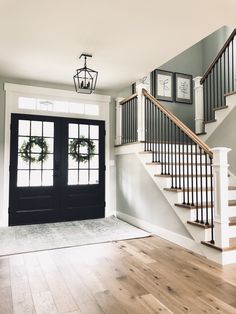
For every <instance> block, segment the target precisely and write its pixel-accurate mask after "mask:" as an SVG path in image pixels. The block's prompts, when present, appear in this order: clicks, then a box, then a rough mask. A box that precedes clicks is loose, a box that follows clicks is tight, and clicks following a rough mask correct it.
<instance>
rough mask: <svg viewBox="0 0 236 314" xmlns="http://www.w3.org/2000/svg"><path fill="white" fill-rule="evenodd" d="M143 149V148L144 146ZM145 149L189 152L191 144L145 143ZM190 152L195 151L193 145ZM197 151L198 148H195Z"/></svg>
mask: <svg viewBox="0 0 236 314" xmlns="http://www.w3.org/2000/svg"><path fill="white" fill-rule="evenodd" d="M144 149H145V146H144ZM146 151H157V152H158V151H160V152H161V151H164V152H165V151H169V152H171V151H172V152H173V153H174V152H181V153H182V152H187V151H188V152H189V153H190V152H191V145H188V147H187V145H183V144H181V145H178V144H176V146H175V145H174V144H169V145H168V144H161V143H160V144H158V143H157V144H156V145H155V144H152V145H148V144H147V146H146ZM192 152H193V153H195V147H193V148H192ZM197 153H199V149H198V148H197Z"/></svg>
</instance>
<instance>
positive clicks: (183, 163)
mask: <svg viewBox="0 0 236 314" xmlns="http://www.w3.org/2000/svg"><path fill="white" fill-rule="evenodd" d="M182 141H183V142H182V156H183V160H182V169H183V172H182V177H183V204H186V199H185V196H186V195H185V193H186V189H185V169H184V167H185V156H184V154H185V149H184V145H185V134H184V132H182Z"/></svg>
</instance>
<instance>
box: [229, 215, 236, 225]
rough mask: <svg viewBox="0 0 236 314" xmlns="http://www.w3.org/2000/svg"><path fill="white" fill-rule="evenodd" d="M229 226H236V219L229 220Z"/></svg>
mask: <svg viewBox="0 0 236 314" xmlns="http://www.w3.org/2000/svg"><path fill="white" fill-rule="evenodd" d="M229 226H236V217H230V218H229Z"/></svg>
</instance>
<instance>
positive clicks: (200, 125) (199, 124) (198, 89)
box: [193, 76, 204, 133]
mask: <svg viewBox="0 0 236 314" xmlns="http://www.w3.org/2000/svg"><path fill="white" fill-rule="evenodd" d="M193 81H194V97H195V132H196V133H203V132H204V102H203V85H202V84H200V81H201V76H197V77H195V78H194V79H193Z"/></svg>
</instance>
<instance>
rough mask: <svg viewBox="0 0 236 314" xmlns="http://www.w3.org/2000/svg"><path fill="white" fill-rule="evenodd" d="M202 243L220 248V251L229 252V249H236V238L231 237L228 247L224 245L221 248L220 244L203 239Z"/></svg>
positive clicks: (216, 248)
mask: <svg viewBox="0 0 236 314" xmlns="http://www.w3.org/2000/svg"><path fill="white" fill-rule="evenodd" d="M201 243H202V244H204V245H206V246H209V247H211V248H213V249H215V250H218V251H220V252H227V251H234V250H236V238H230V239H229V246H228V247H224V248H221V247H219V246H216V245H215V244H213V243H211V242H209V241H202V242H201Z"/></svg>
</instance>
